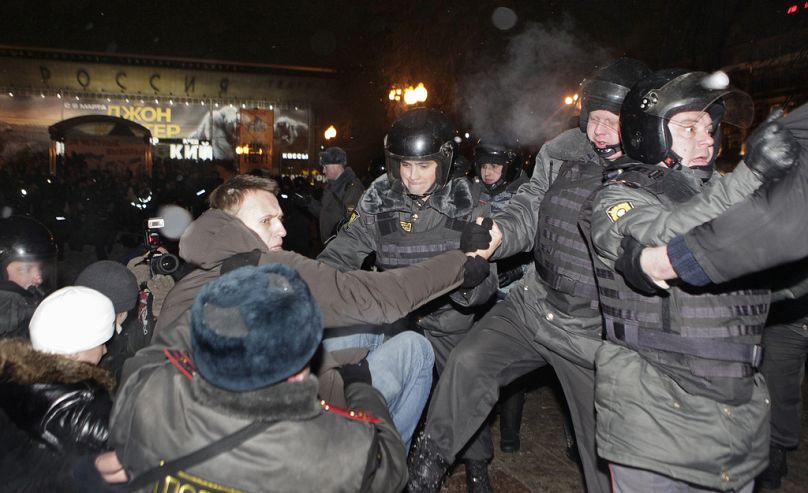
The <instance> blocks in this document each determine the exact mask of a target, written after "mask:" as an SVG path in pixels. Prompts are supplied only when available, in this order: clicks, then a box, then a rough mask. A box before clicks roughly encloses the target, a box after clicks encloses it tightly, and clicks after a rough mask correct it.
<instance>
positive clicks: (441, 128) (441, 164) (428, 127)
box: [384, 108, 456, 193]
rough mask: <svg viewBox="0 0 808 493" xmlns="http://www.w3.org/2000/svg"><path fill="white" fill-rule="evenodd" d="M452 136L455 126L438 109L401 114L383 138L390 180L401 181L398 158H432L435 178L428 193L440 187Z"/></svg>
mask: <svg viewBox="0 0 808 493" xmlns="http://www.w3.org/2000/svg"><path fill="white" fill-rule="evenodd" d="M454 137H455V130H454V125H452V122H451V121H450V120H449V118H447V117H446V115H444V114H443V113H441V112H440V111H438V110H433V109H431V108H416V109H413V110H410V111H407V112H406V113H404V114H403V115H401V117H399V118H398V120H396V121H395V122H393V126H392V127H390V131H389V132H388V133H387V135H386V136H385V137H384V155H385V158H386V160H387V176H388V177H389V179H390V183H391V184H393V183H395V182H399V183H400V182H401V161H404V160H419V161H435V162H437V163H438V169H437V176H436V178H437V179H436V181H435V185H433V187H432V189H430V190H429V193H432V192H434V191H435V190H438V189H440V188H442V187H443V186H444V185H446V181H447V180H448V179H449V173H450V171H451V168H452V156H453V154H454V148H455V145H456V144H455V142H454Z"/></svg>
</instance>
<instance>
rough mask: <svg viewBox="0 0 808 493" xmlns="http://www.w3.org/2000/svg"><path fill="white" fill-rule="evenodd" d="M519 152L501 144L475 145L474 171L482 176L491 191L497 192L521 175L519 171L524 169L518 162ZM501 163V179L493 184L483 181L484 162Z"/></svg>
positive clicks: (484, 184) (487, 188)
mask: <svg viewBox="0 0 808 493" xmlns="http://www.w3.org/2000/svg"><path fill="white" fill-rule="evenodd" d="M518 159H519V154H518V153H517V152H516V151H515V150H513V149H509V148H508V147H505V146H503V145H499V144H484V143H482V142H480V143H478V144H477V145H476V146H474V172H475V173H476V174H477V176H478V177H479V178H480V182H481V183H482V184H483V186H484V187H485V189H486V190H488V192H489V193H497V192H498V191H500V190H501V189H502V188H503V187H505V186H506V185H507V184H508V183H510V182H512V181H513V180H515V179H516V178H517V177H519V172H520V171H521V170H522V168H521V166H519V163H518V162H517V161H518ZM488 163H492V164H499V165H501V166H502V176H501V177H500V179H499V180H497V181H496V182H494V183H492V184H491V185H488V184H486V183H485V182H484V181H482V178H483V175H482V169H481V168H482V165H483V164H488Z"/></svg>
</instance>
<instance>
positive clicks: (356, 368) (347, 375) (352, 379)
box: [337, 358, 373, 387]
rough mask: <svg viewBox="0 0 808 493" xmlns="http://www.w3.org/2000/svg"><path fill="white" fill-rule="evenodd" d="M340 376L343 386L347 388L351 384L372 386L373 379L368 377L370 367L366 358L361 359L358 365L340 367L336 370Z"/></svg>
mask: <svg viewBox="0 0 808 493" xmlns="http://www.w3.org/2000/svg"><path fill="white" fill-rule="evenodd" d="M337 371H338V372H339V374H340V376H342V382H343V386H344V387H347V386H348V385H349V384H351V383H366V384H368V385H373V378H372V377H371V375H370V367H369V366H368V360H367V358H362V359H361V360H360V361H359V362H358V363H354V364H351V365H342V366H340V367H339V368H337Z"/></svg>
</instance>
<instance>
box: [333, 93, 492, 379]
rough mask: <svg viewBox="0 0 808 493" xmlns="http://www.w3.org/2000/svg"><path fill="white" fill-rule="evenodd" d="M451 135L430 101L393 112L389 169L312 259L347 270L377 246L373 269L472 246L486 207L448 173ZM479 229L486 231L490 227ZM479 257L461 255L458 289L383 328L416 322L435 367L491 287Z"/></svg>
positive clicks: (387, 144)
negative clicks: (427, 105) (429, 105)
mask: <svg viewBox="0 0 808 493" xmlns="http://www.w3.org/2000/svg"><path fill="white" fill-rule="evenodd" d="M454 136H455V131H454V127H453V125H452V123H451V122H450V121H449V119H448V118H447V117H446V116H445V115H443V113H441V112H439V111H437V110H434V109H429V108H418V109H414V110H410V111H408V112H406V113H404V114H403V115H402V116H401V117H400V118H399V119H398V120H396V121H395V122H394V123H393V125H392V127H391V128H390V131H389V133H388V134H387V136H386V137H385V155H386V158H387V164H388V166H387V170H388V171H387V175H385V176H381V177H379V178H378V179H377V180H376V181H374V182H373V184H371V186H370V187H369V188H368V190H367V192H365V195H363V196H362V199H361V200H360V202H359V204H358V205H357V209H356V212H355V214H354V217H353V218H352V219H351V221H350V223H348V224H347V225H346V226H344V227H343V229H342V230H341V231H340V233H339V234H338V235H337V237H336V238H335V239H334V240H333V241H331V242H330V243H329V244H328V245H327V247H326V248H325V250H324V251H323V252H322V253H321V254H320V256H319V257H318V260H321V261H323V262H326V263H328V264H331V265H333V266H334V267H337V268H339V269H342V270H353V269H358V268H359V267H360V266H361V265H362V262H363V260H364V259H365V257H366V256H368V255H369V254H370V253H372V252H375V253H376V261H375V262H376V266H377V267H378V268H379V269H395V268H398V267H403V266H406V265H410V264H413V263H416V262H419V261H421V260H424V259H426V258H430V257H432V256H435V255H437V254H439V253H441V252H445V251H448V250H453V249H457V248H458V247H461V249H464V250H468V249H469V248H471V250H474V249H475V248H473V247H467V244H466V243H467V240H469V239H470V238H472V237H473V236H474V235H476V234H479V233H480V229H483V228H481V227H480V226H478V225H476V224H475V223H474V222H473V221H474V219H475V218H477V217H479V216H486V215H488V213H489V208H488V207H487V206H481V205H480V204H479V190H478V189H475V187H473V186H472V183H471V182H470V181H469V180H468V179H467V178H463V177H460V178H453V179H449V176H450V171H451V164H452V156H453V154H454V148H455V145H456V144H455V142H454ZM482 232H483V233H484V236H485V237H486V239H487V236H488V231H487V230H485V229H483V231H482ZM486 245H487V241H486ZM481 260H482V258H481V257H472V258H470V260H469V261H467V263H466V273H465V276H464V282H463V284H462V285H461V288H460V289H457V290H455V291H453V292H451V293H450V294H448V295H444V296H441V297H439V298H437V299H435V300H434V301H432V302H431V303H429V304H428V305H426V306H424V307H422V308H421V309H419V310H418V311H416V312H415V313H413V314H411V316H410V317H406V319H403V320H402V321H399V322H398V323H396V324H394V326H395V327H387V328H385V329H384V330H386V331H387V332H388V335H389V333H390V332H394V331H396V330H401V329H409V330H422V331H423V332H424V335H425V336H426V337H427V338H428V339H429V341H430V342H431V343H432V346H433V349H434V352H435V361H436V367H437V369H438V373H440V372H441V371H442V369H443V365H444V363H445V361H446V359H447V358H448V355H449V352H450V351H451V349H452V348H453V347H454V346H455V345H456V344H457V343H458V342H459V341H460V340H461V339H462V338H463V336H464V335H465V334H466V332H467V331H468V330H469V328H470V327H471V325H472V323H473V319H474V314H475V309H474V307H475V306H477V305H481V304H483V303H485V302H486V301H488V300H489V299H490V298H491V297H492V296H493V295H494V293H495V291H496V286H497V277H496V268H495V267H494V268H490V267H489V265H488V264H487V262H486V263H485V265H483V263H482V262H481ZM327 347H328V346H327Z"/></svg>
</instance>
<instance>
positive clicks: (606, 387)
mask: <svg viewBox="0 0 808 493" xmlns="http://www.w3.org/2000/svg"><path fill="white" fill-rule="evenodd" d="M660 166H661V165H660ZM673 173H680V174H681V175H680V176H682V177H683V178H682V180H683V181H684V182H686V183H688V186H689V188H690V189H693V190H699V189H702V191H701V193H698V194H696V195H694V196H693V197H692V198H690V199H689V200H687V201H686V202H680V203H676V204H675V205H667V203H663V202H662V201H661V200H660V198H658V197H657V196H656V195H654V194H653V193H651V192H649V191H648V190H645V189H643V188H639V187H637V186H635V185H632V186H629V185H626V184H625V183H624V182H622V181H619V178H618V179H616V180H613V181H610V182H609V183H607V184H606V185H605V187H604V188H603V189H602V190H600V191H599V192H598V193H597V195H596V196H595V197H594V201H593V205H592V215H591V237H592V244H593V248H594V253H595V254H596V260H595V265H596V268H599V269H606V270H609V269H610V270H612V272H614V260H615V259H616V258H617V256H618V254H619V251H620V242H621V240H622V238H623V237H624V236H633V237H634V238H635V239H637V240H638V241H640V242H641V243H643V244H651V245H653V244H661V243H665V242H666V241H668V240H669V239H670V238H672V237H673V236H675V235H676V234H678V233H681V232H683V231H687V230H688V229H690V228H691V227H692V226H693V225H695V224H699V223H701V222H704V221H705V220H709V219H710V218H712V217H715V216H717V215H718V214H720V213H721V212H722V211H724V210H726V209H727V208H729V207H731V206H732V205H733V204H735V203H737V202H740V201H741V200H743V199H744V197H746V196H748V195H749V194H750V193H751V192H752V191H753V190H754V189H755V188H756V187H757V186H758V185H760V181H759V180H758V179H757V178H756V177H755V176H754V175H753V174H752V173H751V171H750V170H749V169H748V168H747V167H746V165H745V164H743V163H741V164H739V166H738V168H736V171H734V172H733V173H731V174H730V175H728V176H725V177H723V178H719V177H718V176H717V174H716V175H714V176H713V179H712V180H711V181H710V182H709V183H708V184H707V185H703V184H702V182H701V180H700V179H699V178H698V177H696V176H695V175H694V174H693V173H691V172H690V170H688V169H687V168H684V169H682V170H680V171H673ZM619 208H622V212H623V213H622V214H621V213H617V212H616V210H617V209H619ZM613 275H614V276H619V274H617V273H614V274H613ZM602 294H603V293H601V295H602ZM665 296H667V295H665ZM670 296H671V297H672V299H673V301H671V304H673V305H674V306H676V305H675V293H672V294H671V295H670ZM717 298H719V297H715V298H713V300H714V302H715V303H717V302H719V301H720V300H718V299H717ZM708 301H709V300H708ZM705 303H706V301H705ZM675 320H678V318H675V316H671V317H669V321H675ZM750 337H752V336H750ZM596 367H597V372H596V374H597V382H596V389H597V390H596V397H595V400H596V409H597V419H598V423H597V443H598V453H599V455H600V456H601V457H603V458H604V459H606V460H608V461H611V462H615V463H619V464H624V465H628V466H631V467H637V468H641V469H648V470H651V471H654V472H658V473H660V474H664V475H667V476H671V477H673V478H675V479H678V480H682V481H687V482H691V483H694V484H697V485H700V486H703V487H707V488H713V489H718V490H727V489H737V488H739V487H740V486H742V485H744V484H746V483H748V482H749V481H751V480H753V479H754V477H755V476H756V475H757V474H758V473H759V472H761V471H762V470H763V469H764V468H765V467H766V461H767V457H768V435H769V432H768V426H769V424H768V419H769V418H768V416H769V404H768V392H767V390H766V385H765V382H764V381H763V378H762V377H761V376H760V375H756V376H755V378H754V379H750V381H749V385H750V388H749V389H748V390H749V392H750V397H749V400H748V401H747V402H745V403H742V404H738V405H730V404H725V403H722V402H719V401H718V400H715V399H712V398H709V397H704V396H702V395H696V394H694V393H690V392H688V391H686V390H684V388H683V387H682V386H681V385H680V384H679V383H677V381H676V380H675V378H674V377H672V376H671V375H670V374H669V373H668V372H666V371H665V370H663V369H662V367H658V366H657V363H656V362H655V361H653V360H652V359H651V358H647V357H645V356H643V355H641V354H640V353H639V352H637V351H635V350H632V349H628V348H625V347H623V346H620V345H617V344H614V343H611V342H606V343H604V344H603V345H602V346H601V348H600V349H599V350H598V353H597V360H596ZM649 417H653V419H649Z"/></svg>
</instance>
